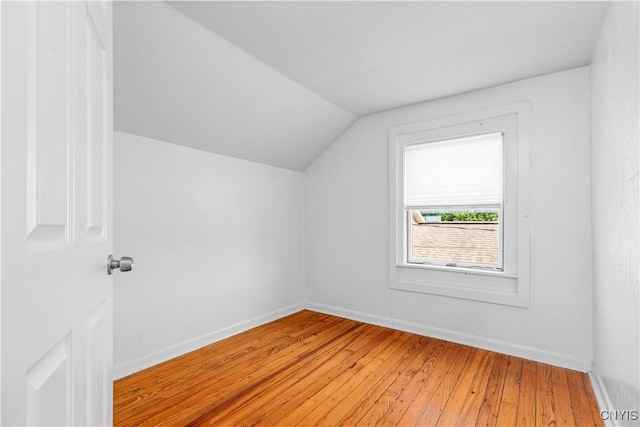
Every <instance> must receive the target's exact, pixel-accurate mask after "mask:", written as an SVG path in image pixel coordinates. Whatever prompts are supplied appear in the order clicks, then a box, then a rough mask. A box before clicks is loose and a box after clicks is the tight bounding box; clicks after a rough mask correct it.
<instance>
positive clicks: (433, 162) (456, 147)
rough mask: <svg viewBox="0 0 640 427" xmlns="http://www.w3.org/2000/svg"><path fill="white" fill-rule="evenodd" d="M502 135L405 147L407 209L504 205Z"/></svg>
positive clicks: (405, 196) (478, 136)
mask: <svg viewBox="0 0 640 427" xmlns="http://www.w3.org/2000/svg"><path fill="white" fill-rule="evenodd" d="M502 141H503V138H502V133H501V132H500V133H490V134H483V135H474V136H468V137H462V138H455V139H448V140H442V141H434V142H425V143H418V144H413V145H408V146H406V147H405V169H404V171H405V176H404V205H405V207H406V208H412V207H421V206H456V205H475V204H485V205H489V204H490V205H494V204H502V200H503V168H504V166H503V162H502V150H503V142H502Z"/></svg>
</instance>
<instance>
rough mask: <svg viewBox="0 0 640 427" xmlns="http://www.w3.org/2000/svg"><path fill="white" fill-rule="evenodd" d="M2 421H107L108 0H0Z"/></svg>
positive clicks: (109, 297)
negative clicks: (79, 0)
mask: <svg viewBox="0 0 640 427" xmlns="http://www.w3.org/2000/svg"><path fill="white" fill-rule="evenodd" d="M0 8H1V9H0V14H1V22H2V24H1V28H2V29H1V32H0V34H1V43H2V55H1V58H2V59H1V60H2V62H1V86H0V90H1V98H2V104H1V116H0V117H1V120H0V131H1V132H0V134H1V140H0V142H1V145H0V148H1V151H0V172H1V177H0V184H1V186H0V200H1V227H2V228H1V229H0V231H1V236H2V247H1V249H0V260H1V264H0V273H1V282H0V285H1V294H0V301H1V307H0V318H1V322H2V323H1V327H2V337H1V351H2V359H1V364H2V369H1V372H0V375H1V385H2V388H1V390H0V393H1V399H2V407H1V413H0V417H1V424H2V425H25V424H26V425H108V424H111V420H112V364H113V362H112V346H113V344H112V342H113V340H112V331H113V327H112V312H113V310H112V279H111V277H112V276H108V275H107V273H106V269H105V261H106V258H107V256H108V255H109V254H110V253H111V251H112V249H113V221H112V211H113V210H112V200H113V198H112V129H113V125H112V121H113V119H112V117H113V114H112V52H111V45H112V35H111V33H112V25H111V19H112V18H111V16H112V15H111V4H110V3H108V2H88V3H80V2H69V3H66V2H46V1H42V2H2V3H0Z"/></svg>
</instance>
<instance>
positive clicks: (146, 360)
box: [114, 304, 305, 379]
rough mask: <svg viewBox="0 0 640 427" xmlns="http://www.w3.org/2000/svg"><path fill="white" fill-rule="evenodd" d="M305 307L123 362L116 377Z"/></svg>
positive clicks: (266, 316) (276, 313)
mask: <svg viewBox="0 0 640 427" xmlns="http://www.w3.org/2000/svg"><path fill="white" fill-rule="evenodd" d="M304 308H305V306H304V304H295V305H291V306H289V307H285V308H282V309H279V310H275V311H272V312H270V313H265V314H262V315H260V316H256V317H253V318H251V319H248V320H245V321H242V322H240V323H236V324H234V325H230V326H227V327H225V328H223V329H219V330H217V331H214V332H211V333H209V334H206V335H203V336H200V337H197V338H193V339H190V340H187V341H183V342H181V343H179V344H176V345H174V346H171V347H168V348H165V349H163V350H160V351H157V352H155V353H152V354H150V355H148V356H145V357H141V358H139V359H136V360H132V361H129V362H124V363H121V364H119V365H117V366H115V367H114V379H119V378H123V377H126V376H127V375H131V374H133V373H135V372H138V371H141V370H143V369H146V368H149V367H151V366H154V365H157V364H158V363H162V362H166V361H167V360H169V359H173V358H174V357H178V356H182V355H183V354H185V353H189V352H190V351H194V350H197V349H199V348H202V347H204V346H207V345H209V344H212V343H214V342H217V341H220V340H223V339H225V338H229V337H230V336H233V335H236V334H239V333H241V332H244V331H247V330H249V329H251V328H255V327H256V326H260V325H263V324H265V323H268V322H271V321H274V320H277V319H280V318H282V317H285V316H288V315H290V314H293V313H296V312H298V311H300V310H304Z"/></svg>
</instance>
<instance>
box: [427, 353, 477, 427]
mask: <svg viewBox="0 0 640 427" xmlns="http://www.w3.org/2000/svg"><path fill="white" fill-rule="evenodd" d="M477 351H478V350H477V349H475V348H472V347H464V348H463V349H462V352H461V353H460V356H461V357H459V358H457V359H455V360H454V361H453V363H452V364H451V366H450V367H449V370H448V371H447V374H446V375H445V376H444V378H443V379H442V382H441V383H440V384H439V385H438V387H437V388H436V389H435V392H430V393H429V394H430V395H431V396H429V395H427V394H426V393H425V394H424V395H423V397H422V398H424V399H426V398H428V397H431V399H430V401H429V404H428V405H427V406H426V408H425V410H424V412H423V413H422V416H421V417H420V419H419V420H418V422H417V423H416V424H417V425H425V426H434V425H436V423H437V422H438V421H439V419H440V416H441V415H442V412H443V411H444V408H445V407H446V405H447V402H448V401H449V398H450V397H451V394H452V393H453V390H454V389H455V387H456V385H457V384H458V379H459V378H460V376H461V375H462V373H463V372H464V370H465V367H466V366H468V365H469V363H470V362H471V361H472V360H473V358H474V356H475V355H476V353H477ZM425 391H426V390H425V389H423V392H425Z"/></svg>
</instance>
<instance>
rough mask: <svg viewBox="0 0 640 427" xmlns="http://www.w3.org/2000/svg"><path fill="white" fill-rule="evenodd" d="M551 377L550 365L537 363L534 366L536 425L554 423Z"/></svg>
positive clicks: (551, 424)
mask: <svg viewBox="0 0 640 427" xmlns="http://www.w3.org/2000/svg"><path fill="white" fill-rule="evenodd" d="M552 378H553V377H552V375H551V366H550V365H546V364H541V363H539V364H538V365H537V366H536V382H537V384H538V387H537V388H536V411H537V413H536V426H555V425H556V413H555V402H554V400H553V379H552Z"/></svg>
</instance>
